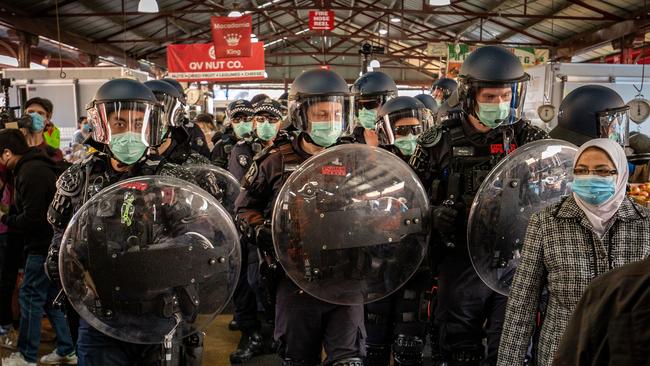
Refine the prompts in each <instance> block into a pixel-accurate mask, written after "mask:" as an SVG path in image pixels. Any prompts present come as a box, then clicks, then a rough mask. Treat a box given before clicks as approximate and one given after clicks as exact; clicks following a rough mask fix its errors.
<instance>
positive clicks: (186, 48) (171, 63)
mask: <svg viewBox="0 0 650 366" xmlns="http://www.w3.org/2000/svg"><path fill="white" fill-rule="evenodd" d="M251 51H252V52H251V57H234V58H227V59H219V58H217V57H216V55H215V47H214V45H213V44H211V43H202V44H172V45H169V46H167V68H168V70H169V77H171V78H174V79H178V80H181V81H198V80H206V81H217V82H232V81H250V80H264V43H263V42H255V43H252V44H251Z"/></svg>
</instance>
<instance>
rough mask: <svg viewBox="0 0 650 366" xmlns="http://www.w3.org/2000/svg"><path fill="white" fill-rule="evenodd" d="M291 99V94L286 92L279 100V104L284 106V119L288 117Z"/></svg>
mask: <svg viewBox="0 0 650 366" xmlns="http://www.w3.org/2000/svg"><path fill="white" fill-rule="evenodd" d="M288 98H289V93H287V92H284V93H282V95H280V97H279V98H278V102H279V103H280V105H281V106H282V118H286V117H287V99H288Z"/></svg>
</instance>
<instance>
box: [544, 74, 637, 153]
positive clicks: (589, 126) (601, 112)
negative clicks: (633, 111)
mask: <svg viewBox="0 0 650 366" xmlns="http://www.w3.org/2000/svg"><path fill="white" fill-rule="evenodd" d="M629 109H630V107H629V106H627V105H626V104H625V102H623V98H621V96H620V95H618V93H617V92H615V91H614V90H612V89H610V88H608V87H605V86H602V85H585V86H581V87H579V88H577V89H575V90H573V91H572V92H570V93H569V94H568V95H567V96H566V97H564V99H563V100H562V103H561V104H560V111H559V113H558V115H557V126H556V127H555V128H554V129H553V130H551V132H550V135H551V137H552V138H556V139H560V140H565V141H569V142H570V143H572V144H574V145H576V146H580V145H582V144H584V143H585V142H587V141H589V140H592V139H596V138H609V139H612V140H615V141H617V142H618V143H619V144H621V146H623V147H625V146H627V142H628V132H629Z"/></svg>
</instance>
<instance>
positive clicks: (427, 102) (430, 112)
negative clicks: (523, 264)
mask: <svg viewBox="0 0 650 366" xmlns="http://www.w3.org/2000/svg"><path fill="white" fill-rule="evenodd" d="M414 98H415V99H417V100H419V101H420V102H422V104H424V106H425V107H426V111H425V113H426V116H425V120H424V121H423V122H424V129H425V130H427V129H429V128H431V127H433V124H434V121H435V118H436V117H435V116H436V115H437V114H438V104H437V103H436V100H435V99H433V97H432V96H431V95H429V94H418V95H416V96H415V97H414Z"/></svg>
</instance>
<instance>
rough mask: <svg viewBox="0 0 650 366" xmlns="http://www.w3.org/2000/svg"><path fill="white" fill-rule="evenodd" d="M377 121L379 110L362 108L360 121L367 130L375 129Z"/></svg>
mask: <svg viewBox="0 0 650 366" xmlns="http://www.w3.org/2000/svg"><path fill="white" fill-rule="evenodd" d="M375 122H377V111H376V110H374V109H365V108H361V110H360V111H359V123H360V124H361V126H363V128H365V129H366V130H374V129H375Z"/></svg>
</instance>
